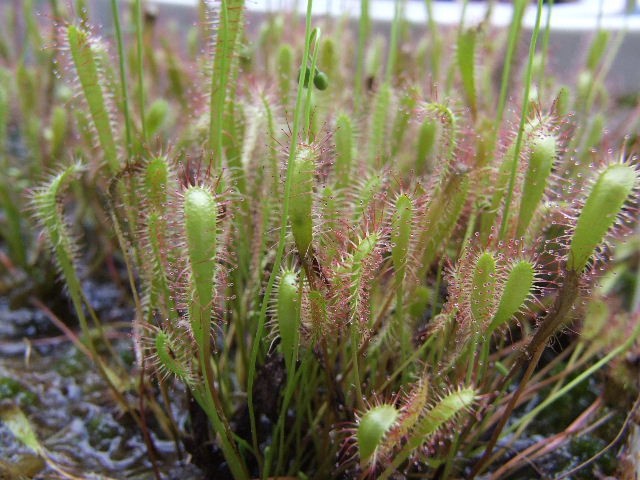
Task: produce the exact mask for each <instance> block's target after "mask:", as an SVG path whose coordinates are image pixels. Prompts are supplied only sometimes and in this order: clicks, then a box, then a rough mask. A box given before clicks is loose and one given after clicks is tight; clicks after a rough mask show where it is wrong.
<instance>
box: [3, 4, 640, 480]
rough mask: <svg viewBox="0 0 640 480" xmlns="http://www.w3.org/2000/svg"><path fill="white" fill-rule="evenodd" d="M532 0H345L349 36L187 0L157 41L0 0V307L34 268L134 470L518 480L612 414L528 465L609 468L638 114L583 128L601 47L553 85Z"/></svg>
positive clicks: (624, 373) (335, 23) (636, 294)
mask: <svg viewBox="0 0 640 480" xmlns="http://www.w3.org/2000/svg"><path fill="white" fill-rule="evenodd" d="M489 3H492V2H489ZM527 3H528V2H525V1H524V0H516V1H515V2H513V19H512V22H511V24H510V26H509V27H508V29H507V30H505V31H498V30H496V29H494V28H493V27H491V25H490V22H489V21H488V20H487V21H484V22H481V23H480V24H477V25H475V24H468V22H466V21H465V19H464V17H463V18H462V19H461V20H460V24H459V27H458V28H456V29H453V30H445V29H441V28H440V27H439V26H438V25H437V24H436V23H435V20H434V18H433V15H432V10H433V5H432V2H431V0H426V1H425V9H426V11H427V13H428V15H427V17H428V18H429V22H428V23H427V24H425V25H419V26H416V25H410V24H409V23H408V22H407V21H406V20H405V19H404V14H403V2H401V1H397V2H396V4H395V18H394V20H393V22H391V24H390V25H388V26H387V27H385V28H387V30H388V31H387V32H386V35H384V36H375V35H373V29H372V25H371V20H370V17H369V5H368V1H363V2H362V3H361V8H362V12H361V16H360V18H359V20H358V22H357V25H355V27H356V28H352V27H353V26H354V25H350V24H349V22H348V21H347V20H346V19H344V20H342V19H338V18H327V17H316V16H312V15H311V9H312V0H308V3H307V14H306V16H304V17H299V16H296V15H295V14H294V13H289V12H280V13H277V14H269V15H265V16H264V17H263V18H262V19H261V21H260V22H257V21H253V22H252V24H251V28H248V27H247V26H246V21H245V11H244V8H245V7H244V4H243V0H222V1H220V2H212V3H210V4H209V3H205V2H201V3H200V4H199V7H198V15H199V21H198V23H197V24H196V26H194V27H193V28H191V29H186V28H185V29H183V30H176V31H173V32H171V33H167V30H164V29H163V28H164V27H161V23H160V20H161V19H160V18H156V17H155V15H154V12H153V11H152V10H148V9H146V7H147V6H146V5H145V2H142V1H141V0H134V1H133V2H118V1H117V0H111V3H110V6H111V7H112V8H111V13H112V17H111V21H110V25H112V28H111V27H102V28H98V27H97V26H93V25H92V24H91V21H90V15H89V13H90V12H89V11H87V6H86V5H85V2H82V1H76V2H71V3H65V2H62V1H58V0H50V2H49V3H48V9H46V11H47V12H48V13H47V14H45V15H36V14H35V13H34V9H33V8H32V7H33V6H32V5H31V2H30V1H25V2H23V4H24V6H23V8H22V10H20V6H19V4H15V3H14V4H12V6H8V5H0V8H2V9H3V13H4V15H3V16H2V21H1V23H0V161H1V162H2V171H3V175H2V177H1V178H0V208H1V209H2V210H1V211H2V217H0V222H1V225H2V236H1V241H2V243H0V247H1V248H2V258H1V260H2V262H1V263H2V266H1V267H0V268H1V269H2V270H1V273H2V276H3V278H6V281H4V280H3V287H4V285H7V287H6V288H5V290H6V291H5V292H3V294H6V295H8V296H11V299H12V301H14V302H19V301H20V298H18V296H17V295H13V294H12V293H11V292H12V291H15V289H16V288H18V285H19V284H21V285H22V287H21V290H22V291H23V290H24V282H25V280H24V279H25V278H29V279H30V280H29V282H28V284H29V285H30V287H29V288H31V293H30V294H29V295H30V297H31V298H32V301H33V299H34V298H35V299H36V300H37V301H38V302H41V303H39V304H42V303H44V304H46V302H47V298H46V297H44V296H43V295H42V294H41V293H39V292H41V291H42V290H38V289H39V288H43V286H45V285H47V283H49V282H50V281H51V280H50V279H51V278H52V275H51V271H52V268H51V266H50V265H52V264H55V272H56V273H57V275H58V278H59V279H60V281H61V282H62V283H63V285H64V295H65V296H66V297H67V298H68V299H69V302H70V303H71V305H72V307H73V311H74V312H75V316H76V318H77V322H78V330H79V331H78V332H74V328H75V327H68V326H65V325H64V320H65V319H62V320H63V322H60V323H62V325H61V328H63V329H65V331H66V332H67V334H68V335H69V336H70V338H72V339H73V341H74V342H75V343H76V344H77V347H78V348H79V349H80V350H81V351H82V352H83V353H84V354H85V355H86V356H87V357H88V358H90V359H91V362H92V364H93V365H94V368H95V370H96V371H97V372H98V373H99V374H100V375H101V376H102V378H103V380H104V383H105V388H106V389H108V390H109V391H110V392H111V398H112V399H113V403H114V408H118V409H120V411H121V412H122V413H123V414H124V415H126V416H127V418H129V419H131V420H132V421H133V422H134V423H135V424H137V425H138V426H139V428H140V429H141V430H142V431H143V432H145V440H146V442H147V446H148V450H149V455H150V458H151V461H152V463H153V462H154V455H153V452H154V445H153V443H154V438H156V439H157V438H162V439H171V440H173V441H174V442H175V443H176V445H178V447H177V448H179V449H180V450H183V451H184V452H185V455H186V458H188V459H189V460H190V461H191V462H193V463H194V464H195V465H197V466H199V467H200V469H201V470H202V471H203V472H204V475H205V477H206V478H234V479H251V478H263V479H267V478H301V479H306V478H317V479H326V478H341V479H342V478H345V479H346V478H359V479H360V478H362V479H364V478H379V479H387V478H393V479H398V478H475V477H482V478H495V479H497V478H519V477H515V476H513V475H516V474H517V472H518V471H520V470H521V469H522V468H524V467H527V466H529V465H531V464H536V462H538V461H539V460H541V459H543V458H545V455H547V454H549V453H550V450H551V449H550V448H549V446H550V445H552V446H553V447H554V448H555V449H560V448H564V447H567V446H568V445H570V444H571V442H572V441H574V440H575V439H576V438H587V437H588V438H592V437H589V435H592V436H594V438H595V434H594V433H593V432H595V431H597V430H598V428H599V427H600V426H602V425H603V424H605V423H609V424H612V425H615V426H614V427H612V428H614V430H615V431H614V432H613V433H611V432H610V434H609V436H606V435H605V436H604V437H602V438H606V440H602V439H601V438H600V437H598V439H599V440H598V441H599V442H600V443H598V445H599V448H598V449H596V451H593V452H592V454H590V455H587V456H586V457H578V460H576V461H574V462H569V463H564V464H561V465H559V466H558V467H557V471H553V472H551V474H552V475H553V476H554V478H555V477H556V476H557V477H558V478H569V477H570V476H571V475H580V474H581V473H580V472H587V473H586V475H587V477H584V478H593V477H590V476H589V475H592V474H593V473H594V472H598V474H601V475H619V476H620V477H621V478H622V476H623V475H626V474H629V475H632V473H630V472H632V469H633V468H638V465H637V459H636V460H635V462H636V463H635V467H634V466H633V465H634V464H633V459H632V458H631V457H632V454H631V453H630V451H631V449H632V447H631V446H630V445H627V444H626V443H625V442H626V440H627V434H628V432H629V430H630V428H632V426H633V424H634V420H633V416H634V414H635V416H636V420H635V421H636V422H637V414H638V403H639V402H638V398H639V397H638V389H639V387H640V385H639V384H638V383H639V382H638V369H637V358H638V354H639V353H640V343H639V341H638V335H639V334H640V317H639V315H640V281H639V278H640V263H639V262H638V251H639V250H638V247H639V244H638V240H637V236H636V235H634V232H637V230H636V229H637V211H638V207H639V205H638V199H639V191H640V178H639V177H640V170H639V167H638V161H637V157H636V156H635V153H634V152H635V151H636V150H637V147H638V141H637V131H638V125H639V122H638V118H639V117H640V113H639V112H640V110H638V107H637V106H636V107H634V110H633V111H632V113H631V114H630V115H629V118H628V119H626V120H625V121H624V122H619V124H622V125H624V128H625V129H626V130H624V129H623V128H617V127H616V128H613V129H612V130H611V131H607V130H606V126H607V125H609V122H612V121H613V119H612V118H611V117H610V114H611V112H612V111H614V110H613V107H614V102H613V100H612V98H611V95H609V92H608V89H607V86H606V83H605V80H606V76H607V71H608V68H610V65H611V62H610V59H611V56H612V55H615V46H616V43H615V42H614V41H613V40H614V39H612V38H611V34H610V33H609V32H607V31H605V30H599V31H596V32H594V34H593V37H592V41H591V44H590V45H587V46H585V51H584V52H582V54H583V55H584V62H583V67H582V68H581V70H580V71H577V72H575V75H573V76H572V77H571V78H557V77H555V76H554V75H553V72H551V71H550V69H549V68H548V66H547V65H548V63H549V58H552V57H553V53H554V52H553V50H552V49H550V48H549V38H550V37H549V35H550V32H549V30H548V29H547V28H546V27H545V25H546V23H547V22H548V18H549V15H550V14H551V13H550V12H551V11H552V9H553V8H552V6H547V7H545V8H543V6H542V1H541V0H540V1H539V2H538V5H537V17H536V23H535V27H534V29H533V30H532V31H531V32H528V31H525V30H523V27H522V19H523V15H524V11H525V9H526V8H528V7H527ZM550 3H552V2H550ZM43 8H44V7H43ZM530 8H536V7H535V6H533V7H530ZM12 19H14V20H15V19H18V20H19V21H14V22H12ZM19 25H24V29H23V30H20V29H19V28H18V26H19ZM16 38H18V39H21V41H22V43H21V44H20V46H18V45H17V44H15V43H14V39H16ZM619 116H620V114H618V117H619ZM623 130H624V131H623ZM629 238H631V241H628V242H624V240H625V239H629ZM43 239H45V241H46V245H47V248H45V247H43ZM90 247H91V248H90ZM96 269H97V270H106V269H109V271H110V278H112V279H113V281H114V282H115V283H116V284H117V285H119V288H120V289H121V291H122V292H123V295H125V296H126V298H127V299H128V300H129V304H130V306H131V308H130V310H129V311H130V315H129V316H128V317H126V318H121V319H120V320H121V321H124V322H127V323H126V324H127V329H128V331H129V332H130V333H131V338H132V341H131V344H130V349H131V355H130V357H131V358H132V360H131V361H126V360H125V359H123V355H122V354H121V353H119V351H117V349H116V348H114V347H113V345H112V343H111V341H110V339H109V335H108V333H109V331H110V330H111V329H113V328H115V327H114V326H112V325H110V323H108V322H102V321H101V319H100V318H99V315H98V314H96V312H95V311H94V309H93V307H92V305H91V301H90V299H89V297H88V295H87V294H86V292H85V281H86V279H87V278H88V277H90V276H91V275H92V272H94V271H95V270H96ZM21 282H22V283H21ZM38 299H39V300H38ZM634 358H635V359H636V360H635V362H636V363H634V362H633V359H634ZM576 398H580V399H581V400H580V401H578V400H575V399H576ZM612 398H613V399H615V400H612ZM634 399H635V400H634ZM567 403H569V404H571V403H573V404H574V407H575V408H573V409H572V410H569V411H568V413H567V414H566V416H565V417H557V416H556V417H552V418H554V420H553V421H549V418H551V416H552V414H553V411H554V409H556V407H557V405H566V404H567ZM3 405H4V404H3ZM179 409H183V413H176V412H178V410H179ZM185 409H186V410H188V411H186V412H184V410H185ZM0 418H2V420H3V421H4V422H5V423H6V424H7V425H8V426H9V428H10V429H11V430H12V431H13V432H14V434H15V435H16V436H18V437H19V438H20V439H21V440H22V441H23V442H24V443H25V444H27V446H29V447H31V448H34V449H35V450H36V452H37V453H38V454H39V455H41V456H42V457H43V458H44V459H45V461H47V462H48V463H49V467H50V468H51V469H53V470H54V471H56V472H58V474H59V475H62V476H68V477H73V474H72V473H69V472H76V473H75V475H82V474H83V472H82V470H81V467H78V466H74V465H60V464H59V462H56V461H54V460H53V459H52V457H51V456H50V455H49V454H48V452H47V451H46V449H44V448H43V447H41V446H39V445H40V444H39V443H38V441H37V440H36V439H35V438H36V437H37V432H35V433H34V432H33V431H32V430H31V429H30V428H28V424H27V423H26V422H27V419H26V417H25V416H24V414H23V413H22V412H21V411H20V409H19V408H18V407H17V406H16V405H9V406H6V405H5V406H3V407H2V408H1V409H0ZM607 444H608V445H607ZM604 457H606V458H608V459H610V460H611V459H614V460H615V462H613V464H614V465H613V466H611V463H612V462H609V463H607V464H604V463H602V462H600V463H599V462H598V461H599V460H601V459H602V458H604ZM574 458H575V457H574ZM607 469H608V470H607ZM84 473H85V474H86V472H84ZM112 474H113V473H112ZM154 474H155V476H156V478H163V472H161V471H159V469H158V468H154ZM575 478H582V477H575ZM624 478H632V477H624Z"/></svg>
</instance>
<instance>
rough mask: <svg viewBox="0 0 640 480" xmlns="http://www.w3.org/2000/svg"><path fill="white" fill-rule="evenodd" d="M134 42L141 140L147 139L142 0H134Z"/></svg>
mask: <svg viewBox="0 0 640 480" xmlns="http://www.w3.org/2000/svg"><path fill="white" fill-rule="evenodd" d="M135 6H136V43H137V49H138V58H137V66H138V96H139V100H138V101H139V102H140V105H139V107H140V125H141V129H142V130H141V131H142V141H143V142H146V141H147V127H146V125H145V123H146V122H145V118H144V102H145V98H144V66H143V54H144V52H143V48H144V47H143V43H142V31H143V25H142V1H141V0H136V5H135Z"/></svg>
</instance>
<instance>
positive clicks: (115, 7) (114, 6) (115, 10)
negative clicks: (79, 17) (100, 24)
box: [111, 0, 144, 160]
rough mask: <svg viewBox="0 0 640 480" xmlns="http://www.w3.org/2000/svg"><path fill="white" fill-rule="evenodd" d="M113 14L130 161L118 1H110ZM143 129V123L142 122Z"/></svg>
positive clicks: (128, 120)
mask: <svg viewBox="0 0 640 480" xmlns="http://www.w3.org/2000/svg"><path fill="white" fill-rule="evenodd" d="M111 11H112V13H113V26H114V28H115V31H116V43H117V45H118V62H119V66H120V87H121V89H122V111H123V112H124V130H125V135H126V137H125V138H126V141H127V156H128V157H129V160H131V147H132V144H131V142H132V140H131V118H130V115H129V94H128V89H127V75H126V71H125V65H124V47H123V42H122V30H121V28H120V15H119V14H118V0H111ZM142 125H143V127H144V122H142Z"/></svg>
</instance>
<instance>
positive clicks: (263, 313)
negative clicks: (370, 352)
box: [247, 0, 313, 464]
mask: <svg viewBox="0 0 640 480" xmlns="http://www.w3.org/2000/svg"><path fill="white" fill-rule="evenodd" d="M312 6H313V0H307V14H306V22H305V28H306V29H305V32H306V33H305V44H304V52H303V55H302V64H301V66H300V71H304V68H305V67H306V62H307V59H308V58H309V50H310V47H311V33H312V31H311V10H312ZM303 94H304V75H300V78H299V79H298V93H297V95H296V107H295V111H294V116H293V126H292V131H291V143H290V146H289V157H288V160H287V171H286V177H285V184H284V196H283V200H282V212H281V216H280V236H279V239H278V248H277V250H276V256H275V259H274V263H273V266H272V268H271V274H270V275H269V281H268V283H267V288H266V289H265V292H264V296H263V297H262V306H261V308H260V314H259V316H258V325H257V328H256V334H255V336H254V340H253V345H252V347H251V357H250V359H249V372H248V375H247V405H248V408H249V417H250V423H251V440H252V443H253V448H254V450H255V451H256V452H258V451H259V448H258V436H257V430H256V418H255V409H254V406H253V383H254V380H255V375H256V367H257V361H258V354H259V352H260V347H261V345H262V337H263V335H264V326H265V323H266V318H267V310H268V307H269V300H270V298H271V292H272V290H273V285H274V283H275V279H276V276H277V274H278V272H279V271H280V265H281V263H282V257H283V255H284V247H285V244H286V236H287V228H286V226H287V219H288V217H289V204H290V202H291V177H292V175H291V173H292V171H293V166H294V157H295V154H296V148H297V144H298V134H299V132H300V128H301V125H300V124H301V123H302V115H303V111H302V107H303V102H302V98H303ZM258 462H259V464H261V463H262V459H261V458H258Z"/></svg>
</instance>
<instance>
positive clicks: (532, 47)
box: [500, 0, 542, 239]
mask: <svg viewBox="0 0 640 480" xmlns="http://www.w3.org/2000/svg"><path fill="white" fill-rule="evenodd" d="M541 16H542V0H538V11H537V12H536V23H535V26H534V28H533V34H532V35H531V43H530V45H529V60H528V62H527V73H526V76H525V84H524V98H523V99H522V113H521V114H520V126H519V127H518V136H517V137H516V144H515V150H514V153H513V156H514V158H513V163H512V165H511V176H510V177H509V187H508V189H507V196H506V198H505V204H504V215H503V216H502V226H501V227H500V238H502V239H504V238H505V235H506V233H507V227H508V225H509V207H510V206H511V198H512V197H513V189H514V187H515V183H516V174H517V172H518V166H519V163H520V162H519V159H520V149H521V148H522V137H523V135H524V124H525V121H526V119H527V114H528V112H529V90H530V89H531V82H532V78H531V77H532V70H533V69H532V67H533V57H534V55H535V53H536V42H537V40H538V34H539V33H540V17H541Z"/></svg>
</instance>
